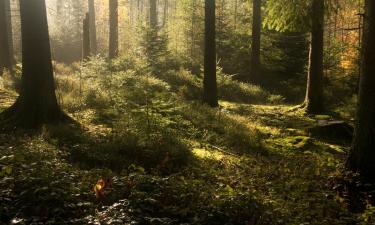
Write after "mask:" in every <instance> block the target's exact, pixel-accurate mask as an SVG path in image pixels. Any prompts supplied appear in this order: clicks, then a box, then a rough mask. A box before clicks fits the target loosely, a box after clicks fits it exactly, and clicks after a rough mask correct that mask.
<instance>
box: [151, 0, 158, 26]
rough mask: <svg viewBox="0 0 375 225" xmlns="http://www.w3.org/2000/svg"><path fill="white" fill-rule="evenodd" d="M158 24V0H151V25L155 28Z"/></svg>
mask: <svg viewBox="0 0 375 225" xmlns="http://www.w3.org/2000/svg"><path fill="white" fill-rule="evenodd" d="M157 25H158V13H157V7H156V0H150V27H151V28H152V29H155V28H156V26H157Z"/></svg>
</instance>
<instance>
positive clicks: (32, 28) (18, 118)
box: [1, 0, 67, 128]
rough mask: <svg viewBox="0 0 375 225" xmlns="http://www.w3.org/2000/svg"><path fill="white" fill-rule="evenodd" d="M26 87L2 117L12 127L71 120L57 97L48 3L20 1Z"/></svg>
mask: <svg viewBox="0 0 375 225" xmlns="http://www.w3.org/2000/svg"><path fill="white" fill-rule="evenodd" d="M20 12H21V21H22V22H21V31H22V84H21V91H20V96H19V97H18V98H17V100H16V102H15V103H14V104H13V106H11V107H10V108H8V109H7V110H5V111H4V112H3V113H2V114H1V116H2V118H3V119H4V121H5V123H6V124H8V125H9V126H12V127H14V126H15V127H25V128H35V127H38V126H40V125H42V124H45V123H53V122H59V121H62V120H64V119H66V118H67V117H66V116H65V114H63V112H62V111H61V109H60V107H59V105H58V103H57V99H56V94H55V83H54V77H53V69H52V61H51V49H50V42H49V34H48V24H47V14H46V5H45V0H20Z"/></svg>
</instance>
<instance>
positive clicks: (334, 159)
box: [0, 84, 366, 225]
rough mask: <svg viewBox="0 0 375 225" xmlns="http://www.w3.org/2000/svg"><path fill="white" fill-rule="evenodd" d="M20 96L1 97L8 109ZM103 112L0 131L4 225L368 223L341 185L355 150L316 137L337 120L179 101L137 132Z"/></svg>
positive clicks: (280, 109) (0, 218)
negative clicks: (323, 124)
mask: <svg viewBox="0 0 375 225" xmlns="http://www.w3.org/2000/svg"><path fill="white" fill-rule="evenodd" d="M133 85H134V84H133ZM15 97H16V94H15V93H14V92H12V91H9V90H7V89H5V88H1V89H0V111H2V110H3V109H5V108H7V107H8V106H10V105H11V104H12V102H13V101H14V99H15ZM154 104H155V105H157V104H158V103H154ZM176 104H177V105H176ZM104 111H105V110H103V109H96V108H90V107H88V106H87V107H85V108H80V109H77V110H75V111H74V113H70V115H71V116H72V117H73V118H74V119H75V120H76V121H77V122H78V123H79V125H78V124H69V125H49V126H45V127H43V128H42V129H41V130H40V131H38V132H31V131H15V132H14V133H5V132H3V133H0V187H1V188H0V224H1V223H4V224H6V223H8V222H7V221H11V223H12V224H31V223H32V222H34V223H33V224H185V225H188V224H197V225H199V224H201V225H205V224H207V225H215V224H217V225H226V224H228V225H230V224H244V225H251V224H299V225H302V224H306V225H307V224H358V223H363V224H366V222H365V220H366V218H364V217H363V218H362V217H360V215H357V214H354V213H351V212H349V210H348V209H347V207H345V199H344V198H342V197H341V196H340V194H339V193H338V192H337V191H336V190H335V187H334V186H335V177H337V176H338V174H340V171H341V170H340V168H341V167H342V165H343V162H344V160H345V157H346V152H347V151H348V146H349V145H348V143H346V142H343V141H337V140H327V139H322V138H319V137H314V136H312V135H311V134H310V133H309V131H308V128H311V127H314V126H316V124H317V121H318V120H319V119H329V118H330V117H329V116H317V117H308V116H306V115H304V114H303V113H302V112H301V111H298V110H292V107H291V106H290V105H283V104H279V105H272V104H245V103H238V102H234V101H221V102H220V108H219V109H210V108H208V107H205V106H202V105H201V104H200V103H194V102H189V101H181V102H180V103H174V105H173V106H165V105H163V104H159V105H157V106H154V107H153V108H147V107H146V108H144V110H140V111H141V112H140V113H144V111H147V115H148V114H149V113H150V112H149V111H152V112H151V113H150V114H152V115H153V117H152V119H151V122H150V121H148V120H150V119H149V118H148V117H145V118H144V117H140V118H141V119H140V121H141V122H142V124H143V125H144V124H145V123H146V125H145V126H144V127H141V128H139V127H134V126H133V125H132V123H133V122H134V121H133V120H135V119H134V118H130V117H128V116H125V118H122V119H121V121H122V122H119V121H120V120H116V122H113V118H112V117H116V116H114V115H115V113H113V112H112V111H110V112H106V113H104ZM135 113H139V112H135ZM142 115H144V114H142ZM142 118H143V119H142ZM165 120H167V121H165ZM131 121H133V122H131ZM141 122H139V121H138V120H137V121H136V122H134V123H138V125H139V124H141ZM143 125H142V126H143ZM100 179H102V180H100ZM104 186H105V187H104ZM94 189H95V190H94Z"/></svg>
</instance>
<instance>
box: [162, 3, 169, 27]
mask: <svg viewBox="0 0 375 225" xmlns="http://www.w3.org/2000/svg"><path fill="white" fill-rule="evenodd" d="M168 7H169V2H168V0H164V14H163V27H165V26H166V25H167V21H168Z"/></svg>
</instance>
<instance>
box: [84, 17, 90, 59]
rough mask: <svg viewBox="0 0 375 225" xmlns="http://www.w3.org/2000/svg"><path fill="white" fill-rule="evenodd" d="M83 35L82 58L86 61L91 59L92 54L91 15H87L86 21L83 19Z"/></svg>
mask: <svg viewBox="0 0 375 225" xmlns="http://www.w3.org/2000/svg"><path fill="white" fill-rule="evenodd" d="M82 30H83V32H82V33H83V35H82V58H83V60H86V59H88V58H89V56H90V54H91V49H90V38H91V37H90V36H91V33H90V15H89V13H86V17H85V19H83V29H82Z"/></svg>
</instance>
